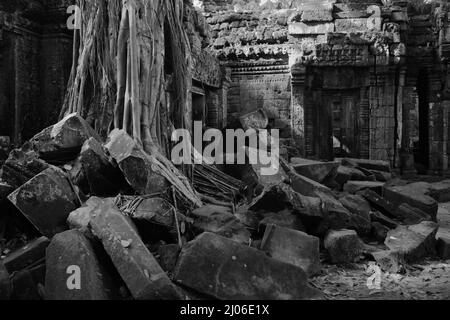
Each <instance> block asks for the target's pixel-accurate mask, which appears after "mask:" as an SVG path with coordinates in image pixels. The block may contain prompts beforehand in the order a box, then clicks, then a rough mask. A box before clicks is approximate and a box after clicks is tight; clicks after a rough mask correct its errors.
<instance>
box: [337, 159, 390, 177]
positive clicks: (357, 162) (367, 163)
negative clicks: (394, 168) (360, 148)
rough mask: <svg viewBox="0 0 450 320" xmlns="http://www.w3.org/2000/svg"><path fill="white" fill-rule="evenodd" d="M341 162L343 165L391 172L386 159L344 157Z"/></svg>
mask: <svg viewBox="0 0 450 320" xmlns="http://www.w3.org/2000/svg"><path fill="white" fill-rule="evenodd" d="M341 163H342V165H344V166H352V167H361V168H364V169H366V170H376V171H382V172H389V173H390V172H391V165H390V163H389V162H388V161H382V160H369V159H352V158H344V159H342V160H341Z"/></svg>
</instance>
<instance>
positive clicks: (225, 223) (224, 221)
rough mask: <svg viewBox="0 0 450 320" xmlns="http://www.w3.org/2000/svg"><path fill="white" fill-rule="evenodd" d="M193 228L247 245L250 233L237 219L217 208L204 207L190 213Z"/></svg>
mask: <svg viewBox="0 0 450 320" xmlns="http://www.w3.org/2000/svg"><path fill="white" fill-rule="evenodd" d="M191 216H192V218H193V219H194V227H195V228H197V229H199V230H201V232H212V233H215V234H218V235H221V236H223V237H226V238H230V239H232V240H234V241H237V242H239V243H243V244H248V243H249V241H250V238H251V234H250V231H248V230H247V228H246V226H245V225H244V224H242V223H241V222H240V221H239V219H238V218H236V217H235V216H234V215H233V214H232V213H228V212H227V211H226V210H225V211H224V210H221V209H220V208H218V207H217V206H205V207H202V208H198V209H196V210H194V211H192V215H191Z"/></svg>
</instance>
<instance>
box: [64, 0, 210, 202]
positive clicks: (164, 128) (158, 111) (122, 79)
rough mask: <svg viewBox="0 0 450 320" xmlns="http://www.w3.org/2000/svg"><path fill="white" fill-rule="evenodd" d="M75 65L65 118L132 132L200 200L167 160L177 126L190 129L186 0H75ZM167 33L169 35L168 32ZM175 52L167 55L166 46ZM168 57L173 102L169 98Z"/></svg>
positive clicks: (183, 190)
mask: <svg viewBox="0 0 450 320" xmlns="http://www.w3.org/2000/svg"><path fill="white" fill-rule="evenodd" d="M77 3H78V5H79V7H80V9H81V11H82V14H81V17H82V21H81V30H79V31H75V37H74V54H73V57H74V61H73V63H74V67H73V68H72V74H71V77H70V82H69V86H68V90H67V95H66V99H65V102H64V105H63V108H62V111H61V118H62V117H64V116H67V115H68V114H72V113H77V114H78V115H80V116H81V117H83V118H85V119H87V121H88V122H89V123H91V124H92V125H93V127H94V128H95V129H96V131H97V132H99V133H100V134H101V135H102V136H104V137H106V136H107V135H108V134H109V133H110V131H111V130H113V129H121V130H124V131H126V132H127V133H128V134H129V135H130V136H132V137H133V139H134V141H135V142H136V143H137V145H139V146H141V147H142V148H143V149H144V150H145V151H146V152H147V154H148V155H149V157H150V158H151V160H152V163H154V169H155V171H156V172H158V173H160V174H161V175H162V176H164V177H165V178H166V179H167V180H168V181H169V182H170V183H171V184H172V185H173V186H174V187H175V188H176V189H177V191H178V192H179V193H180V194H182V195H183V196H184V197H185V198H188V199H191V201H192V202H193V203H194V204H195V205H197V206H198V205H201V200H200V199H199V198H198V196H197V195H196V193H195V191H194V189H193V188H192V186H191V184H190V182H189V181H188V179H187V178H186V177H185V176H184V175H183V174H182V173H181V172H180V171H179V170H178V169H177V168H176V167H175V166H174V165H173V164H172V162H171V161H170V160H169V159H168V150H169V149H170V145H169V140H170V137H171V133H172V131H173V129H174V128H176V129H179V128H183V129H184V128H187V127H188V123H189V122H188V121H186V115H187V114H188V112H187V107H188V106H187V102H188V96H189V92H190V85H191V81H192V80H191V79H192V76H191V75H190V73H189V71H188V70H191V68H190V64H191V48H190V44H189V41H188V37H187V35H186V32H185V30H184V28H183V17H184V12H183V10H184V6H183V1H182V0H169V1H166V0H152V1H144V0H112V1H109V0H108V1H107V0H95V1H87V0H78V1H77ZM167 35H168V39H166V36H167ZM166 48H169V49H170V50H171V52H172V54H171V55H170V56H171V58H172V59H171V60H172V61H168V62H167V61H166V59H165V50H166ZM166 62H167V63H170V64H171V65H172V67H173V68H172V69H173V70H174V73H173V75H172V78H173V80H172V81H173V83H172V91H173V92H174V98H173V99H172V100H173V103H171V104H169V103H168V102H167V99H166V79H165V71H164V67H165V63H166Z"/></svg>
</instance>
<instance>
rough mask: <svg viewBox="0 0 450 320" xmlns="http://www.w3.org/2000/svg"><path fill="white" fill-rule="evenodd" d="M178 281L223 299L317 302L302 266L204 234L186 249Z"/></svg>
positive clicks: (316, 293) (314, 290)
mask: <svg viewBox="0 0 450 320" xmlns="http://www.w3.org/2000/svg"><path fill="white" fill-rule="evenodd" d="M174 278H175V280H176V281H177V282H179V283H180V284H181V285H183V286H185V287H188V288H190V289H193V290H195V291H198V292H200V293H203V294H206V295H209V296H211V297H214V298H217V299H220V300H299V299H315V298H319V297H320V296H321V294H320V292H319V291H317V290H316V289H313V288H311V287H310V286H309V285H308V278H307V275H306V273H305V272H304V271H303V270H302V269H301V268H299V267H296V266H294V265H292V264H288V263H283V262H281V261H278V260H276V259H272V258H270V257H268V256H267V255H265V254H264V253H263V252H261V251H258V250H256V249H253V248H250V247H247V246H243V245H240V244H238V243H237V242H234V241H232V240H229V239H227V238H223V237H220V236H217V235H215V234H212V233H204V234H202V235H201V236H199V237H198V238H197V239H196V240H194V241H192V242H191V243H189V244H188V245H187V246H185V247H184V248H183V251H182V253H181V256H180V258H179V260H178V264H177V267H176V269H175V275H174Z"/></svg>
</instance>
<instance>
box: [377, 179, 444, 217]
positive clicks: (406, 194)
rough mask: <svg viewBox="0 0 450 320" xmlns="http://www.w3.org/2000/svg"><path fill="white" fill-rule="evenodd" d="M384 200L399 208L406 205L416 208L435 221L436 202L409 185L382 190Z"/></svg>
mask: <svg viewBox="0 0 450 320" xmlns="http://www.w3.org/2000/svg"><path fill="white" fill-rule="evenodd" d="M383 194H384V197H385V198H386V200H388V201H390V202H392V203H393V204H395V205H397V206H400V205H402V204H403V203H407V204H409V205H410V206H412V207H414V208H418V209H420V210H422V211H423V212H425V213H426V214H428V215H429V216H430V217H431V219H432V220H433V221H435V220H436V215H437V211H438V203H437V202H436V200H434V199H433V198H431V197H430V196H427V195H426V194H424V193H423V192H422V191H421V190H420V188H415V187H414V186H411V185H406V186H396V187H388V188H384V191H383Z"/></svg>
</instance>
